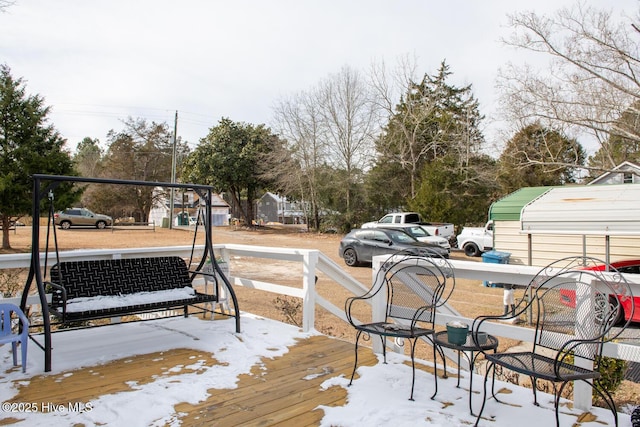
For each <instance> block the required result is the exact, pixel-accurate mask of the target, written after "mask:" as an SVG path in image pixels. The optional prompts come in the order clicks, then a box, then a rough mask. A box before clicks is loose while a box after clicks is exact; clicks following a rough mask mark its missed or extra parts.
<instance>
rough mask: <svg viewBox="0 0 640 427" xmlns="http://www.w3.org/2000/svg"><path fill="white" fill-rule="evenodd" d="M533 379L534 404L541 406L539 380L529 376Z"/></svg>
mask: <svg viewBox="0 0 640 427" xmlns="http://www.w3.org/2000/svg"><path fill="white" fill-rule="evenodd" d="M529 378H530V379H531V389H532V390H533V404H534V405H536V406H540V404H539V403H538V394H537V393H536V391H537V389H538V381H537V380H536V379H535V378H534V377H529Z"/></svg>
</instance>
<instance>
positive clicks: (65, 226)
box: [60, 221, 71, 230]
mask: <svg viewBox="0 0 640 427" xmlns="http://www.w3.org/2000/svg"><path fill="white" fill-rule="evenodd" d="M60 228H62V229H63V230H68V229H70V228H71V221H62V222H61V223H60Z"/></svg>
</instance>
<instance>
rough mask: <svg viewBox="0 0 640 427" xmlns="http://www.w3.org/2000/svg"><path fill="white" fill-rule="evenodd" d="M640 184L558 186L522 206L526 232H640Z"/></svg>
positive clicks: (598, 233) (594, 233) (602, 233)
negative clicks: (639, 213) (639, 212)
mask: <svg viewBox="0 0 640 427" xmlns="http://www.w3.org/2000/svg"><path fill="white" fill-rule="evenodd" d="M638 211H640V185H632V184H621V185H596V186H589V187H587V186H576V187H554V188H552V189H551V190H549V191H548V192H546V193H544V194H542V195H541V196H540V197H539V198H537V199H535V200H534V201H532V202H531V203H529V204H527V205H525V206H524V207H523V208H522V213H521V218H520V219H521V223H522V231H523V232H525V233H532V234H545V233H551V234H580V235H590V236H606V235H609V236H614V235H619V236H621V235H624V236H633V235H640V215H638Z"/></svg>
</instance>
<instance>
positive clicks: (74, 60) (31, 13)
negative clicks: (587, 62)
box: [0, 0, 638, 150]
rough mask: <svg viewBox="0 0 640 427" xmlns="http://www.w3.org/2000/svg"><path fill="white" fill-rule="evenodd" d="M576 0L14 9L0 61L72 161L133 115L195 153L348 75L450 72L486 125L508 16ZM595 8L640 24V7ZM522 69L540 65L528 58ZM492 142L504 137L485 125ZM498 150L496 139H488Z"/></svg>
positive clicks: (37, 0) (155, 1)
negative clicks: (210, 137) (39, 105)
mask: <svg viewBox="0 0 640 427" xmlns="http://www.w3.org/2000/svg"><path fill="white" fill-rule="evenodd" d="M574 3H575V2H574V1H569V0H536V1H518V0H486V1H472V0H467V1H463V0H448V1H429V0H351V1H348V0H317V1H304V0H234V1H231V0H224V1H218V0H185V1H175V0H173V1H166V0H135V1H131V0H109V1H97V0H95V1H92V0H56V1H49V0H15V5H13V6H11V7H9V8H8V9H7V10H6V11H5V12H4V13H0V63H4V64H6V65H8V66H9V67H10V68H11V70H12V75H13V76H14V77H15V78H18V77H22V78H24V80H25V81H26V83H27V91H28V92H29V93H30V94H39V95H41V96H43V97H44V98H45V101H46V104H47V105H49V106H51V107H52V114H51V116H50V118H51V121H52V123H53V124H54V125H55V127H56V128H57V129H58V130H59V131H60V132H61V134H62V135H63V136H64V137H65V138H67V139H68V142H69V148H70V149H72V150H73V149H75V146H76V144H77V143H78V142H79V141H81V140H82V138H84V137H86V136H88V137H91V138H98V139H99V140H100V141H102V142H105V140H106V134H107V132H108V131H109V130H110V129H115V130H121V129H123V125H122V120H123V119H126V118H127V117H128V116H132V117H141V118H146V119H148V120H153V121H156V122H167V123H168V124H170V126H173V122H174V116H175V112H176V111H178V135H179V136H180V137H182V139H183V140H186V141H188V142H189V143H190V145H191V146H192V147H193V146H195V145H196V144H197V143H198V140H199V139H200V138H202V137H204V136H205V135H206V134H207V131H208V129H209V128H210V127H211V126H214V125H216V124H217V123H218V121H219V120H220V118H222V117H228V118H230V119H231V120H233V121H241V122H247V123H253V124H260V123H265V124H267V125H271V124H272V123H271V122H272V107H273V105H274V103H275V102H276V101H277V100H278V99H280V98H282V97H285V96H288V95H293V94H295V93H297V92H300V91H302V90H309V89H311V88H312V87H313V86H315V85H316V84H317V83H318V82H320V81H321V80H322V79H324V78H326V77H327V76H328V75H329V74H332V73H336V72H338V71H339V70H340V68H341V67H343V66H344V65H348V66H350V67H353V68H355V69H358V70H361V71H363V72H366V71H367V69H368V67H369V66H370V64H371V62H372V61H374V60H380V59H384V60H385V62H387V63H392V62H394V61H395V60H396V59H397V58H398V57H399V56H401V55H406V54H409V55H415V56H416V57H417V58H418V62H419V70H418V73H419V74H420V75H423V74H424V73H428V74H433V73H435V72H436V70H437V69H438V67H439V65H440V63H441V61H442V60H446V61H447V63H448V64H449V65H450V67H451V68H450V70H451V71H452V72H453V76H452V78H451V81H452V82H453V83H455V84H457V85H466V84H472V85H473V92H474V94H475V96H476V98H477V99H478V100H479V101H480V104H481V108H482V111H483V113H484V114H485V115H487V116H488V117H492V116H493V115H494V110H495V90H494V81H495V77H496V74H497V71H498V69H499V67H501V66H503V65H504V64H505V63H507V62H508V61H512V62H516V63H520V62H522V61H523V60H525V59H527V58H525V57H524V56H523V55H521V54H517V53H516V52H514V50H513V49H511V48H508V47H506V46H504V45H502V44H501V43H500V41H499V39H500V37H505V36H507V35H508V34H509V29H508V28H506V27H505V24H506V20H507V18H506V15H507V14H508V13H513V12H515V11H523V10H534V11H536V12H538V13H541V14H548V13H553V12H554V11H555V10H557V9H558V8H559V7H562V6H570V5H572V4H574ZM586 3H588V4H593V5H597V6H598V7H611V8H614V7H615V9H614V11H615V13H616V14H620V13H623V12H624V13H626V14H628V15H634V14H635V12H636V11H637V6H638V1H637V0H616V1H615V2H605V1H601V0H590V1H587V2H586ZM528 60H531V61H535V59H533V58H529V59H528ZM487 126H489V127H490V128H491V129H493V130H491V129H489V130H488V138H489V139H497V136H496V135H497V133H496V132H495V129H496V128H497V127H500V126H499V125H491V124H490V123H488V124H487ZM489 142H490V143H491V142H499V141H489Z"/></svg>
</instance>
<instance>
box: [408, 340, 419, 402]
mask: <svg viewBox="0 0 640 427" xmlns="http://www.w3.org/2000/svg"><path fill="white" fill-rule="evenodd" d="M416 344H418V339H417V338H414V339H413V342H412V343H411V396H409V400H411V401H413V388H414V386H415V384H416V359H415V354H416Z"/></svg>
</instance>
